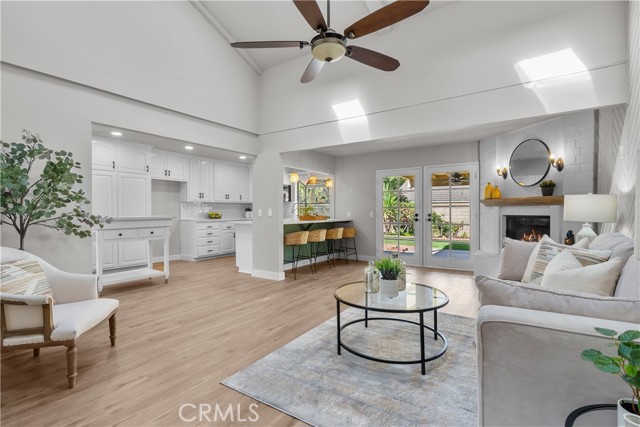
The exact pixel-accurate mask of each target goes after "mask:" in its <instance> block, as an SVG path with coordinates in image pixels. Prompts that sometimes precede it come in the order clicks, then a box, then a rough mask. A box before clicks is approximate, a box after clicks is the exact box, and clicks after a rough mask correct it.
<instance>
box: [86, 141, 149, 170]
mask: <svg viewBox="0 0 640 427" xmlns="http://www.w3.org/2000/svg"><path fill="white" fill-rule="evenodd" d="M150 158H151V147H150V146H149V145H143V144H136V143H133V142H124V141H123V142H112V141H106V140H103V139H94V140H93V144H92V150H91V165H92V167H93V170H110V171H114V172H126V173H136V174H144V175H146V174H148V173H149V161H150Z"/></svg>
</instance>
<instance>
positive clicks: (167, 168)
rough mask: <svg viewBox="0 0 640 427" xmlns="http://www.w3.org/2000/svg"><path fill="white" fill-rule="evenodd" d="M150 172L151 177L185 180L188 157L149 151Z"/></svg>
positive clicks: (187, 172)
mask: <svg viewBox="0 0 640 427" xmlns="http://www.w3.org/2000/svg"><path fill="white" fill-rule="evenodd" d="M150 173H151V178H153V179H163V180H168V181H187V180H188V179H189V158H188V157H185V156H180V155H179V154H172V153H165V152H162V151H155V150H154V151H152V152H151V161H150Z"/></svg>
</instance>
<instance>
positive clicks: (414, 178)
mask: <svg viewBox="0 0 640 427" xmlns="http://www.w3.org/2000/svg"><path fill="white" fill-rule="evenodd" d="M421 172H422V171H421V170H420V169H419V168H411V169H399V170H392V171H377V173H376V175H377V176H376V182H377V187H378V188H377V191H376V196H377V215H376V219H377V223H378V227H377V229H378V233H377V240H378V243H377V245H376V253H377V256H378V257H381V256H390V255H392V254H398V255H399V256H400V257H401V258H402V259H403V260H404V261H405V262H406V263H407V264H412V265H421V263H422V251H421V240H422V236H421V234H422V231H421V229H422V224H421V221H420V219H421V215H420V210H421V206H422V203H421V200H422V194H421V192H420V189H419V188H416V184H418V185H419V186H420V185H421Z"/></svg>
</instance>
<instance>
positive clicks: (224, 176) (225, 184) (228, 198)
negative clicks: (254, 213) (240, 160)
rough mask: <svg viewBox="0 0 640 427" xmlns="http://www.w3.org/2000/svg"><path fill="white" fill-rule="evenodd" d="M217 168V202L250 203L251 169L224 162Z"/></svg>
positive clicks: (217, 165)
mask: <svg viewBox="0 0 640 427" xmlns="http://www.w3.org/2000/svg"><path fill="white" fill-rule="evenodd" d="M215 166H216V167H215V180H214V183H215V201H216V202H250V197H249V168H248V167H247V166H244V165H235V164H232V163H224V162H216V165H215Z"/></svg>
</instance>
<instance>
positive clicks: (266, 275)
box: [251, 269, 284, 281]
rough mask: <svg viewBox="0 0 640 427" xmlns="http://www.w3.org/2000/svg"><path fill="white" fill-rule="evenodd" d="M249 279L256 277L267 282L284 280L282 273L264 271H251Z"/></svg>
mask: <svg viewBox="0 0 640 427" xmlns="http://www.w3.org/2000/svg"><path fill="white" fill-rule="evenodd" d="M251 277H257V278H258V279H268V280H278V281H279V280H284V272H283V271H281V272H274V271H266V270H256V269H253V272H252V273H251Z"/></svg>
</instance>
